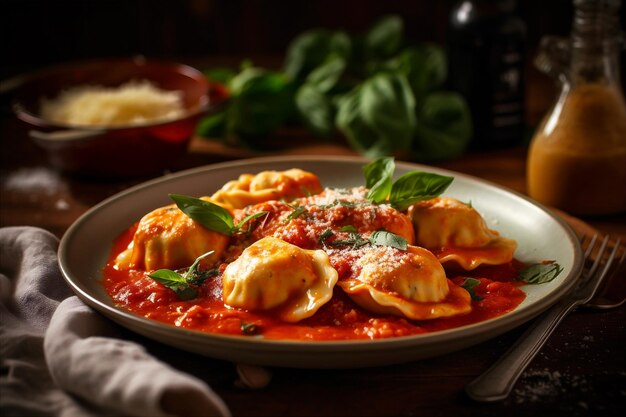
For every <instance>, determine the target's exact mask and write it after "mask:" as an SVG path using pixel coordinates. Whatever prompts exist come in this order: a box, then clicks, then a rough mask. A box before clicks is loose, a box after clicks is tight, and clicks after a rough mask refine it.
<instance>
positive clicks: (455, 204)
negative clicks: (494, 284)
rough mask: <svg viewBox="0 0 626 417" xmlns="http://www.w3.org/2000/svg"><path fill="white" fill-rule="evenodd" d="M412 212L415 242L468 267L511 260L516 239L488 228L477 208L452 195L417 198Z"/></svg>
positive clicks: (411, 208) (444, 258) (465, 267)
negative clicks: (508, 237)
mask: <svg viewBox="0 0 626 417" xmlns="http://www.w3.org/2000/svg"><path fill="white" fill-rule="evenodd" d="M409 216H410V217H411V219H412V221H413V225H414V228H415V237H416V239H415V244H416V245H419V246H422V247H424V248H427V249H429V250H431V251H433V252H434V253H435V254H436V255H437V257H438V258H439V260H440V261H441V262H442V263H456V264H458V265H459V266H460V267H462V268H463V269H465V270H472V269H475V268H476V267H478V266H479V265H482V264H487V265H501V264H504V263H507V262H510V261H511V260H512V259H513V253H514V252H515V249H516V248H517V243H516V242H515V241H514V240H512V239H507V238H504V237H501V236H500V235H499V233H498V232H496V231H495V230H491V229H489V228H488V227H487V224H486V223H485V220H484V219H483V218H482V216H481V215H480V214H479V213H478V211H476V209H474V208H473V207H471V206H470V205H468V204H465V203H463V202H461V201H459V200H457V199H454V198H451V197H439V198H433V199H431V200H426V201H421V202H418V203H416V204H414V205H413V206H411V207H410V208H409Z"/></svg>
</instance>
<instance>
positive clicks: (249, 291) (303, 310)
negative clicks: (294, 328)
mask: <svg viewBox="0 0 626 417" xmlns="http://www.w3.org/2000/svg"><path fill="white" fill-rule="evenodd" d="M222 282H223V294H224V295H223V299H224V303H225V304H227V305H229V306H231V307H235V308H241V309H247V310H263V311H265V310H272V309H276V311H277V314H278V316H279V317H280V318H281V319H282V320H284V321H287V322H297V321H300V320H302V319H305V318H307V317H310V316H312V315H313V314H315V312H316V311H317V310H318V309H319V308H320V307H321V306H322V305H324V304H326V303H327V302H328V301H329V300H330V299H331V297H332V295H333V287H334V286H335V284H336V283H337V271H336V270H335V269H334V268H333V267H332V266H331V265H330V261H329V259H328V255H327V254H326V253H325V252H324V251H321V250H305V249H301V248H299V247H297V246H295V245H292V244H289V243H287V242H284V241H282V240H280V239H276V238H273V237H265V238H263V239H261V240H259V241H257V242H255V243H254V244H252V245H251V246H249V247H248V248H246V249H245V250H244V251H243V253H242V254H241V255H240V256H239V258H237V260H235V261H234V262H232V263H231V264H229V265H228V266H227V267H226V269H225V270H224V274H223V278H222Z"/></svg>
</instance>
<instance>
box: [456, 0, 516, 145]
mask: <svg viewBox="0 0 626 417" xmlns="http://www.w3.org/2000/svg"><path fill="white" fill-rule="evenodd" d="M525 41H526V25H525V23H524V21H523V20H522V19H521V18H520V17H519V16H518V15H517V7H516V2H515V1H514V0H463V1H459V2H457V3H456V4H455V6H454V7H453V9H452V12H451V15H450V22H449V29H448V39H447V46H448V51H447V52H448V62H449V68H448V83H449V88H450V89H452V90H455V91H457V92H459V93H460V94H462V95H463V96H465V98H466V100H467V101H468V103H469V106H470V109H471V112H472V121H473V123H474V136H473V139H472V142H471V145H470V146H471V147H473V148H480V149H487V148H502V147H508V146H513V145H515V144H519V143H521V142H522V139H523V135H524V97H525V94H524V58H525Z"/></svg>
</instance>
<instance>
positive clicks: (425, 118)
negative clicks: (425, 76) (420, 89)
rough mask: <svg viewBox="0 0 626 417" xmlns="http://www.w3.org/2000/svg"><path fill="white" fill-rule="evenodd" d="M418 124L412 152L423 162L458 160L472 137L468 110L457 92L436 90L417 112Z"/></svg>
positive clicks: (427, 97)
mask: <svg viewBox="0 0 626 417" xmlns="http://www.w3.org/2000/svg"><path fill="white" fill-rule="evenodd" d="M417 121H418V122H417V128H416V137H415V140H414V141H413V145H412V147H411V152H412V154H413V156H414V157H415V158H416V159H418V160H421V161H440V160H444V159H449V158H454V157H457V156H459V155H461V154H462V153H463V152H464V151H465V149H466V148H467V145H468V143H469V141H470V139H471V137H472V131H473V127H472V118H471V114H470V110H469V107H468V105H467V103H466V102H465V99H464V98H463V97H462V96H460V95H459V94H456V93H452V92H444V91H437V92H434V93H431V94H429V95H428V96H426V98H425V99H424V101H423V103H422V105H421V106H420V108H419V110H418V112H417Z"/></svg>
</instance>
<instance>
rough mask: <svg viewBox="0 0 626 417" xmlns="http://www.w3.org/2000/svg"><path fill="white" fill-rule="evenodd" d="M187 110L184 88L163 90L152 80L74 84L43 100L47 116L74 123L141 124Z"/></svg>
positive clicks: (90, 124) (170, 116) (53, 119)
mask: <svg viewBox="0 0 626 417" xmlns="http://www.w3.org/2000/svg"><path fill="white" fill-rule="evenodd" d="M184 113H185V109H184V106H183V103H182V93H181V92H180V91H166V90H161V89H159V88H157V87H156V86H155V85H154V84H152V83H150V82H149V81H148V80H141V81H130V82H128V83H126V84H122V85H121V86H119V87H116V88H106V87H102V86H90V85H84V86H78V87H73V88H71V89H68V90H65V91H63V92H62V93H61V94H60V95H59V96H58V97H57V98H56V99H53V100H46V99H44V100H42V103H41V115H42V117H43V118H44V119H47V120H50V121H53V122H57V123H64V124H71V125H88V126H122V125H137V124H144V123H146V122H154V121H165V120H171V119H176V118H179V117H181V116H182V115H183V114H184Z"/></svg>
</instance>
